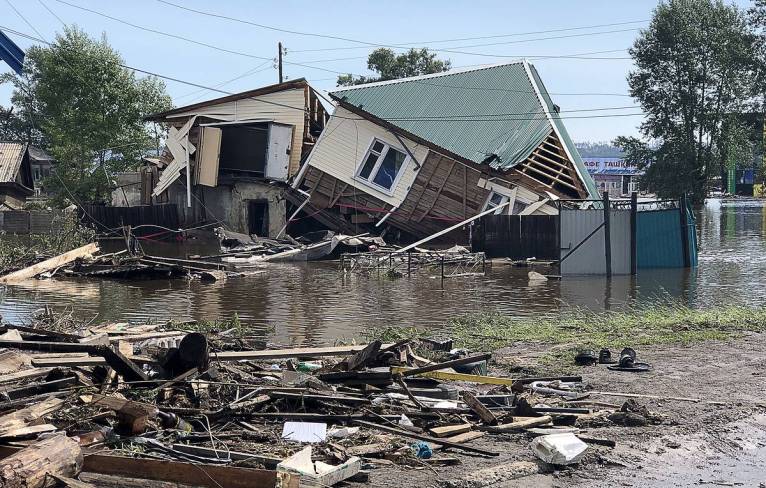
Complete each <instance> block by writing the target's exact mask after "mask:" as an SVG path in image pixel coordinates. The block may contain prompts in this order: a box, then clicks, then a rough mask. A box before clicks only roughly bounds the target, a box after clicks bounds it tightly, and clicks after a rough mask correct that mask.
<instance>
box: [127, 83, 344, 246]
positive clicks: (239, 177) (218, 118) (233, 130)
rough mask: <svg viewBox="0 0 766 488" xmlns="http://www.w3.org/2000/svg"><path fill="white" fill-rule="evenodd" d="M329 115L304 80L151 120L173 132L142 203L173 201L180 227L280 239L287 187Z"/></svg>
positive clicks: (154, 162)
mask: <svg viewBox="0 0 766 488" xmlns="http://www.w3.org/2000/svg"><path fill="white" fill-rule="evenodd" d="M324 103H327V102H324ZM327 105H328V106H329V103H327ZM327 118H328V114H327V111H326V110H325V107H324V106H323V101H322V100H321V97H320V96H319V94H318V92H317V91H316V90H314V89H313V88H312V87H311V86H310V85H309V83H308V82H307V81H306V80H305V79H303V78H301V79H296V80H291V81H287V82H285V83H280V84H275V85H270V86H265V87H262V88H258V89H255V90H250V91H246V92H242V93H237V94H234V95H228V96H225V97H221V98H216V99H213V100H208V101H204V102H200V103H195V104H192V105H187V106H184V107H179V108H175V109H173V110H169V111H166V112H162V113H157V114H154V115H151V116H149V117H148V118H147V120H150V121H155V122H161V123H165V124H168V126H169V133H168V137H167V140H166V150H165V151H164V154H163V155H162V156H161V157H160V158H147V161H148V163H149V164H148V165H147V167H146V168H145V169H144V171H142V174H141V176H140V186H141V204H143V205H149V204H154V203H175V204H176V206H177V208H178V209H179V210H180V212H179V213H180V214H181V215H180V216H179V219H178V220H179V222H180V223H181V225H189V224H193V223H199V222H203V221H206V222H211V221H212V222H215V221H220V222H224V223H225V224H226V225H227V226H228V227H229V228H230V229H232V230H235V231H239V232H246V233H250V234H257V235H259V236H274V235H276V234H277V233H279V232H280V230H282V228H283V227H284V225H285V224H286V212H287V209H286V204H285V201H284V198H283V192H284V187H285V186H286V185H285V182H286V181H287V180H288V179H289V178H291V177H292V176H294V175H295V174H296V173H297V172H298V170H299V168H300V164H301V162H302V161H303V159H304V158H305V156H306V155H308V153H309V152H310V150H311V148H312V147H313V145H314V143H315V142H316V140H317V137H318V136H319V134H320V133H321V131H322V129H323V128H324V126H325V123H326V121H327ZM125 199H126V200H127V197H126V198H125Z"/></svg>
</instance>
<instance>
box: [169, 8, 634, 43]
mask: <svg viewBox="0 0 766 488" xmlns="http://www.w3.org/2000/svg"><path fill="white" fill-rule="evenodd" d="M157 1H158V2H160V3H163V4H165V5H170V6H172V7H176V8H179V9H182V10H186V11H188V12H194V13H196V14H199V15H206V16H208V17H215V18H218V19H224V20H229V21H231V22H237V23H240V24H246V25H251V26H254V27H259V28H261V29H267V30H272V31H276V32H284V33H287V34H295V35H301V36H309V37H320V38H325V39H333V40H339V41H348V42H353V43H356V44H362V45H364V46H368V47H390V48H398V49H400V48H406V47H408V46H407V44H432V43H439V42H457V41H468V40H479V39H493V38H501V37H510V36H521V35H531V34H544V33H551V32H565V31H571V30H582V29H592V28H598V27H611V26H617V25H628V24H638V23H643V22H648V20H633V21H627V22H615V23H611V24H598V25H591V26H581V27H570V28H565V29H552V30H547V31H536V32H527V33H512V34H500V35H494V36H481V37H464V38H457V39H442V40H436V41H427V42H417V43H407V44H384V43H375V42H368V41H362V40H359V39H351V38H348V37H341V36H334V35H329V34H319V33H316V32H302V31H296V30H291V29H283V28H280V27H274V26H271V25H266V24H260V23H257V22H252V21H250V20H245V19H239V18H236V17H230V16H228V15H223V14H218V13H215V12H206V11H203V10H198V9H194V8H190V7H187V6H184V5H179V4H177V3H173V2H170V1H168V0H157ZM631 30H634V29H631ZM358 48H359V47H353V48H349V47H339V48H324V49H306V50H302V51H293V52H309V51H333V50H341V49H358Z"/></svg>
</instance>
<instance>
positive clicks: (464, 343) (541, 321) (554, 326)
mask: <svg viewBox="0 0 766 488" xmlns="http://www.w3.org/2000/svg"><path fill="white" fill-rule="evenodd" d="M448 327H449V330H450V333H451V336H452V337H453V339H455V341H456V342H457V343H458V344H459V345H460V346H461V347H467V348H470V349H472V350H488V351H491V350H494V349H498V348H501V347H504V346H508V345H511V344H513V343H516V342H536V343H543V344H551V345H553V344H563V345H571V347H572V348H585V347H587V348H601V347H609V348H615V349H616V348H621V347H623V346H628V345H630V346H636V345H649V344H690V343H694V342H700V341H706V340H712V339H728V338H731V337H733V336H735V335H737V334H739V333H742V332H748V331H751V332H761V331H764V330H766V308H755V309H754V308H748V307H738V306H727V307H719V308H712V309H705V310H696V309H692V308H689V307H687V306H685V305H679V304H674V303H666V304H661V305H651V306H640V307H636V308H634V309H631V310H628V311H623V312H592V311H587V310H582V309H575V310H571V311H567V312H563V313H562V314H560V315H558V316H555V317H543V318H518V317H512V316H509V315H505V314H500V313H484V314H478V315H468V316H465V317H460V318H457V319H454V320H452V321H451V322H450V324H449V325H448Z"/></svg>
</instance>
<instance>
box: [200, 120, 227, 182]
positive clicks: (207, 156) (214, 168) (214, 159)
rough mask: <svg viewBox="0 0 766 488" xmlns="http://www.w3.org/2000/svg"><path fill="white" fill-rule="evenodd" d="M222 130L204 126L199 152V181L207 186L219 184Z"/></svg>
mask: <svg viewBox="0 0 766 488" xmlns="http://www.w3.org/2000/svg"><path fill="white" fill-rule="evenodd" d="M221 137H222V131H221V129H219V128H216V127H203V128H202V134H201V139H200V150H199V152H198V153H197V156H198V161H197V174H196V177H197V178H196V179H197V183H198V184H200V185H205V186H213V187H214V186H217V185H218V163H219V159H220V155H221Z"/></svg>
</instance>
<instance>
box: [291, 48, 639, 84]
mask: <svg viewBox="0 0 766 488" xmlns="http://www.w3.org/2000/svg"><path fill="white" fill-rule="evenodd" d="M625 51H627V49H609V50H606V51H591V52H587V53H578V54H551V55H548V54H527V55H524V54H519V55H516V56H509V57H515V58H519V59H522V58H527V59H533V60H538V59H598V60H609V59H618V60H619V59H633V58H631V57H624V56H621V57H590V56H589V55H591V54H606V53H619V52H625ZM293 52H295V51H293ZM358 59H368V56H350V57H345V58H332V59H312V60H306V61H301V63H304V64H312V63H331V62H334V61H350V60H358ZM472 66H480V65H472ZM328 79H334V78H328Z"/></svg>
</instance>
